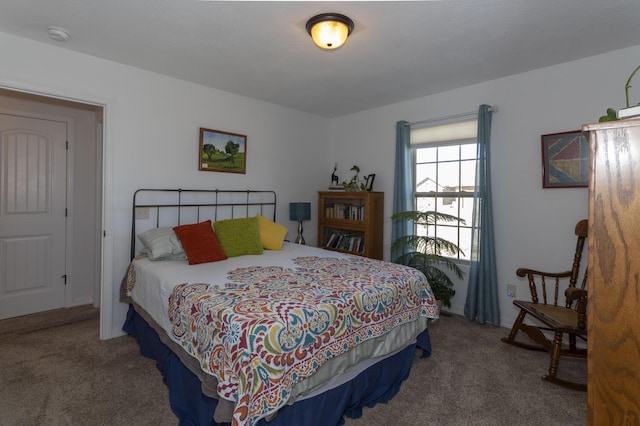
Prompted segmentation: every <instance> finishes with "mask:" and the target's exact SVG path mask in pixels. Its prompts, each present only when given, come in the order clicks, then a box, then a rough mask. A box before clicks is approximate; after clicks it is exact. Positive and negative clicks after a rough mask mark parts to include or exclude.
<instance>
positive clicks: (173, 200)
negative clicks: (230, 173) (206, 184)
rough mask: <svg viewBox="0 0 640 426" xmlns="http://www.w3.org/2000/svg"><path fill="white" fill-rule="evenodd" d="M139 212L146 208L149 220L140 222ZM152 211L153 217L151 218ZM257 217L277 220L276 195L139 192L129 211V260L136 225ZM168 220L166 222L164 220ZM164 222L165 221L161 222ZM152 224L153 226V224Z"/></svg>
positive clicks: (213, 191) (258, 192) (224, 191)
mask: <svg viewBox="0 0 640 426" xmlns="http://www.w3.org/2000/svg"><path fill="white" fill-rule="evenodd" d="M138 209H148V210H149V217H148V218H147V217H145V218H144V219H139V218H138V217H137V215H136V212H137V211H138ZM152 212H153V213H155V218H152V217H151V216H152ZM256 214H260V215H261V216H265V217H269V216H271V217H272V220H273V221H274V222H275V220H276V193H275V191H263V190H228V189H211V190H208V189H144V188H143V189H138V190H136V192H135V193H134V194H133V206H132V210H131V259H133V258H134V257H135V247H136V236H137V232H138V230H137V223H136V222H138V221H139V220H146V221H151V226H150V227H156V228H158V227H160V226H169V225H172V226H177V225H180V224H182V223H183V222H182V219H183V218H184V217H185V216H186V219H185V223H191V222H201V221H203V220H207V219H211V220H212V221H213V222H215V221H216V220H221V219H232V218H235V217H250V216H251V215H256ZM167 218H168V219H167ZM163 219H165V220H164V221H163ZM154 221H155V224H154V223H153V222H154ZM187 221H188V222H187Z"/></svg>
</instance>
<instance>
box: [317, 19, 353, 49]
mask: <svg viewBox="0 0 640 426" xmlns="http://www.w3.org/2000/svg"><path fill="white" fill-rule="evenodd" d="M353 27H354V24H353V21H352V20H351V18H349V17H348V16H344V15H341V14H339V13H321V14H320V15H316V16H314V17H313V18H311V19H309V20H308V21H307V32H308V33H309V35H310V36H311V38H312V39H313V42H314V43H315V44H316V45H317V46H318V47H321V48H322V49H337V48H338V47H340V46H342V45H343V44H344V42H345V41H347V37H348V36H349V35H350V34H351V33H352V32H353Z"/></svg>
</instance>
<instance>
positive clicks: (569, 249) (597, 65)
mask: <svg viewBox="0 0 640 426" xmlns="http://www.w3.org/2000/svg"><path fill="white" fill-rule="evenodd" d="M639 57H640V46H636V47H633V48H629V49H624V50H620V51H615V52H610V53H607V54H604V55H599V56H595V57H591V58H587V59H584V60H579V61H574V62H569V63H565V64H561V65H557V66H552V67H548V68H544V69H540V70H536V71H532V72H528V73H524V74H519V75H514V76H510V77H506V78H502V79H498V80H494V81H490V82H486V83H482V84H477V85H473V86H469V87H463V88H459V89H456V90H453V91H450V92H445V93H440V94H437V95H433V96H427V97H423V98H419V99H414V100H411V101H407V102H401V103H397V104H393V105H387V106H384V107H381V108H377V109H373V110H369V111H364V112H361V113H358V114H353V115H349V116H344V117H340V118H337V119H333V120H331V124H330V128H331V134H330V138H331V158H330V159H329V162H328V163H327V165H326V167H327V168H330V167H331V166H332V165H333V162H334V161H338V162H339V163H340V164H341V167H340V170H339V174H340V177H341V179H342V176H343V175H345V176H347V175H348V173H347V170H348V168H349V167H351V165H352V164H358V165H359V166H360V168H361V169H362V170H363V172H364V174H368V173H376V180H375V188H374V189H375V190H381V191H384V192H385V217H386V220H385V229H384V232H385V237H384V241H385V256H386V257H385V258H387V259H388V257H389V245H390V243H391V241H390V240H391V227H390V224H391V220H390V216H391V212H392V201H393V168H394V155H395V123H396V121H398V120H406V121H409V122H413V121H420V120H425V119H431V118H438V117H444V116H447V115H452V114H458V113H465V112H469V111H474V110H477V108H478V106H479V105H480V104H489V105H497V106H498V109H499V111H498V112H497V113H496V114H494V115H493V125H492V141H491V150H492V152H491V161H492V164H491V166H492V184H493V187H492V188H493V196H494V221H495V230H496V241H495V243H496V255H497V263H498V264H497V268H498V287H499V294H500V311H501V323H502V325H504V326H507V327H510V326H511V325H512V324H513V320H514V318H515V316H516V315H517V311H516V310H515V309H514V308H513V306H512V303H511V302H512V301H513V299H511V298H509V297H507V295H506V293H507V291H506V286H507V284H508V283H515V284H517V296H518V298H528V297H529V296H528V289H527V286H526V283H525V282H524V281H523V280H522V279H519V278H518V277H517V276H516V275H515V271H516V269H517V268H518V267H521V266H528V267H532V268H538V269H544V270H556V271H564V270H568V269H570V267H571V261H572V253H573V249H574V248H575V237H574V236H573V226H574V225H575V223H576V222H577V221H578V220H579V219H582V218H586V217H587V204H588V201H587V189H586V188H571V189H570V188H562V189H561V188H554V189H542V177H541V173H542V168H541V167H542V166H541V145H540V144H541V142H540V135H542V134H548V133H556V132H563V131H571V130H577V129H580V127H581V125H582V124H585V123H592V122H597V121H598V119H599V117H600V116H601V115H604V114H605V111H606V108H607V107H613V108H615V109H618V108H621V107H624V106H626V104H625V103H626V100H625V90H624V86H625V84H626V81H627V79H628V77H629V75H630V74H631V72H633V70H634V69H635V68H636V67H637V66H638V58H639ZM428 81H429V78H428V76H425V84H428ZM636 83H637V82H636ZM637 85H638V86H639V87H640V83H638V84H637ZM632 90H633V89H632ZM630 95H631V103H632V104H634V103H637V102H640V90H639V89H635V90H633V92H630ZM349 176H350V175H349ZM456 292H457V293H456V295H455V296H454V298H453V300H452V309H451V310H452V311H453V312H455V313H459V314H462V313H463V312H464V303H465V297H466V280H464V282H460V283H457V285H456Z"/></svg>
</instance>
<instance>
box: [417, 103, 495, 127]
mask: <svg viewBox="0 0 640 426" xmlns="http://www.w3.org/2000/svg"><path fill="white" fill-rule="evenodd" d="M489 111H491V112H498V107H497V106H495V105H493V106H490V107H489ZM472 115H476V116H477V115H478V111H469V112H463V113H460V114H453V115H447V116H446V117H439V118H430V119H428V120H421V121H414V122H413V123H409V124H406V125H405V126H414V125H416V124H426V123H433V122H436V121H444V120H451V119H454V118H462V117H470V116H472Z"/></svg>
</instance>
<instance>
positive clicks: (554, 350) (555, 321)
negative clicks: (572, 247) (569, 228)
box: [502, 220, 588, 391]
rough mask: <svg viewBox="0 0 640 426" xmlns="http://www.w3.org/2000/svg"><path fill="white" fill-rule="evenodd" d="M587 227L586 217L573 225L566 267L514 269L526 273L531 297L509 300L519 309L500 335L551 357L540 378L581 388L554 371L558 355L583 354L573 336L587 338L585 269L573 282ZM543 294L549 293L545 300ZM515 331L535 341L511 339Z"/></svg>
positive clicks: (577, 269)
mask: <svg viewBox="0 0 640 426" xmlns="http://www.w3.org/2000/svg"><path fill="white" fill-rule="evenodd" d="M587 228H588V225H587V221H586V220H581V221H580V222H578V223H577V225H576V228H575V234H576V235H577V236H578V242H577V244H576V251H575V254H574V257H573V266H572V268H571V270H570V271H566V272H561V273H551V272H541V271H536V270H533V269H526V268H520V269H518V270H517V271H516V274H517V275H518V276H519V277H525V276H526V277H527V279H528V281H529V289H530V290H531V301H530V302H529V301H524V300H514V301H513V304H514V305H516V306H517V307H518V308H520V313H519V314H518V317H517V318H516V320H515V322H514V324H513V327H512V328H511V332H510V333H509V336H508V337H503V338H502V341H503V342H506V343H509V344H512V345H515V346H519V347H522V348H525V349H531V350H539V351H548V352H549V354H550V358H551V359H550V364H549V371H548V372H547V374H546V375H545V376H543V377H542V378H543V379H544V380H547V381H549V382H552V383H556V384H559V385H561V386H565V387H567V388H571V389H575V390H582V391H586V390H587V386H586V384H582V383H575V382H572V381H567V380H563V379H560V378H558V376H557V375H558V364H559V362H560V356H573V357H582V358H586V356H587V350H586V348H584V349H583V348H578V347H577V346H576V338H580V339H582V340H584V341H585V342H586V338H587V314H586V312H587V289H586V285H587V272H586V271H585V274H584V277H583V279H582V281H581V284H580V286H579V287H577V286H576V284H577V282H578V274H579V272H580V261H581V259H582V250H583V248H584V244H585V240H586V238H587V231H588V229H587ZM547 281H548V282H547ZM563 285H564V286H566V290H565V291H564V295H565V303H564V304H560V305H559V304H558V299H559V297H558V296H559V294H560V291H561V290H562V288H561V287H562V286H563ZM539 290H540V291H541V292H542V301H540V300H539V298H538V294H539V293H538V291H539ZM547 296H549V300H548V299H547ZM561 303H562V302H561ZM527 314H529V315H531V316H532V317H533V318H535V319H536V320H538V321H539V322H540V323H542V324H544V326H541V327H538V326H533V325H528V324H525V323H524V318H525V316H526V315H527ZM518 331H523V332H524V333H525V334H526V335H527V336H529V338H530V339H531V340H533V341H534V342H535V343H537V345H532V344H528V343H524V342H521V341H517V340H515V339H516V334H517V333H518ZM543 331H547V332H552V333H553V339H549V338H547V337H546V336H545V335H544V333H543ZM564 334H567V335H568V336H569V346H568V348H567V347H566V346H565V347H563V345H562V341H563V336H564Z"/></svg>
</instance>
